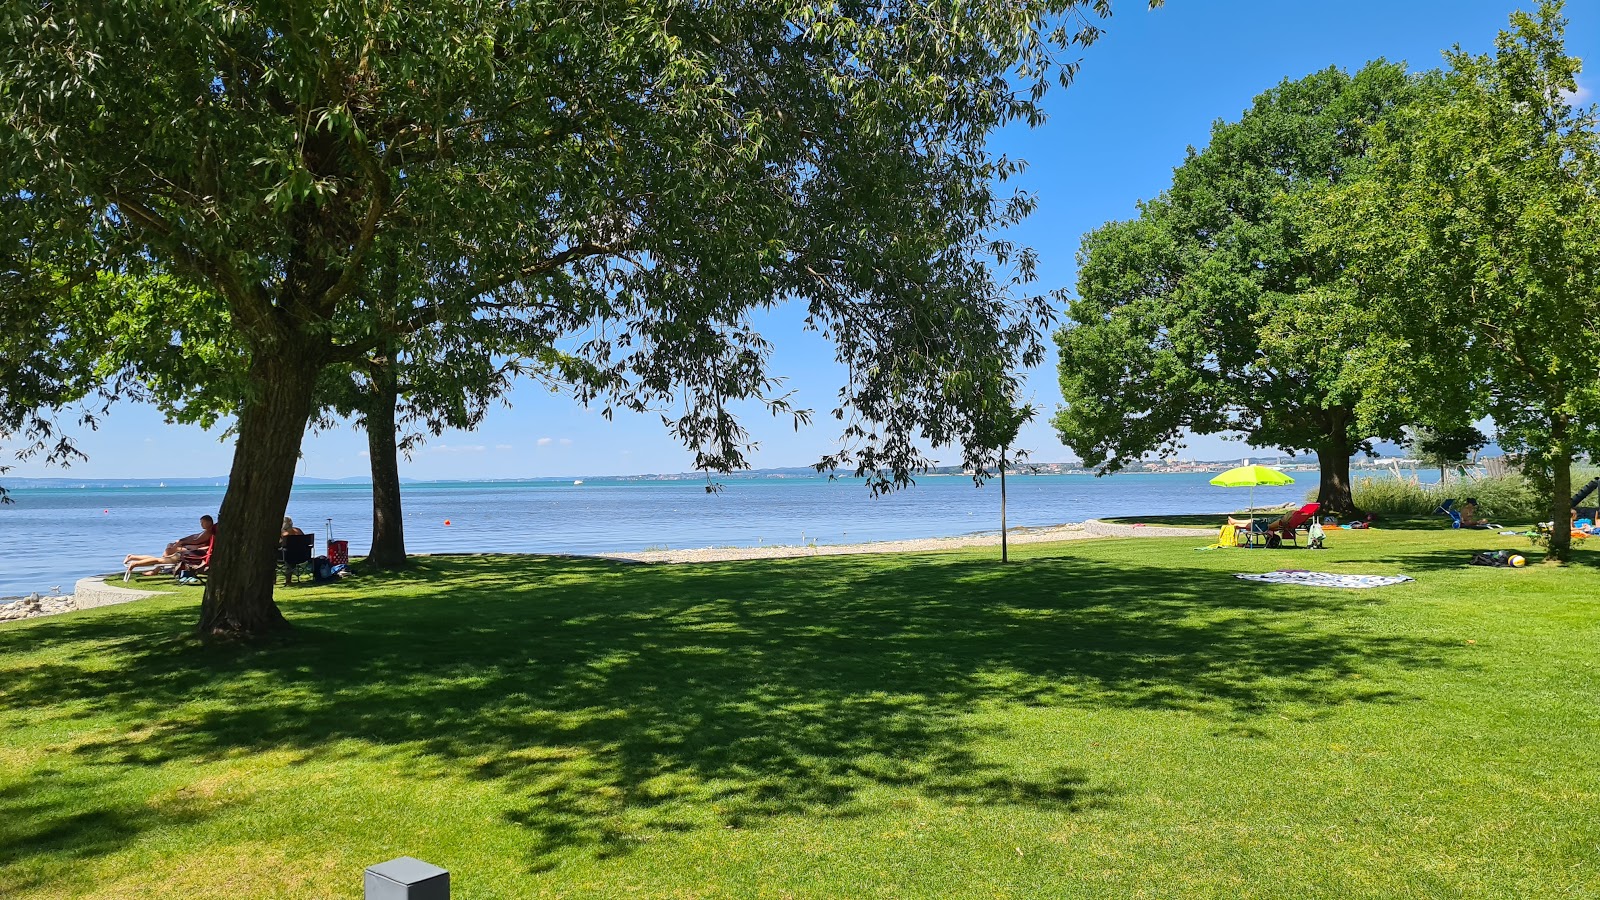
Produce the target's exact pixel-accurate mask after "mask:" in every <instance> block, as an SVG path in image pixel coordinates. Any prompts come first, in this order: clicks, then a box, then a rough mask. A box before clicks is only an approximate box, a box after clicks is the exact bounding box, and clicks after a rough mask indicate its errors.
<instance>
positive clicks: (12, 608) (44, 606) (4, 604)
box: [0, 594, 78, 622]
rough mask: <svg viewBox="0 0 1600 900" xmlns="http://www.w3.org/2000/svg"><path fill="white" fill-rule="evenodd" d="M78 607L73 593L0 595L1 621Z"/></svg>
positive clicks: (47, 614) (67, 610)
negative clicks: (20, 595)
mask: <svg viewBox="0 0 1600 900" xmlns="http://www.w3.org/2000/svg"><path fill="white" fill-rule="evenodd" d="M77 608H78V602H77V598H75V597H74V596H73V595H71V594H63V595H51V596H48V597H42V596H40V595H38V594H29V595H28V596H26V597H0V622H9V621H11V620H13V619H34V618H38V617H39V616H53V615H56V614H57V613H64V612H72V611H73V610H75V609H77Z"/></svg>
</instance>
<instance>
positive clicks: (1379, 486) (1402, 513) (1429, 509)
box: [1353, 472, 1593, 524]
mask: <svg viewBox="0 0 1600 900" xmlns="http://www.w3.org/2000/svg"><path fill="white" fill-rule="evenodd" d="M1577 475H1578V473H1576V472H1575V473H1574V477H1573V483H1574V484H1581V483H1582V482H1583V481H1587V480H1588V479H1589V478H1590V477H1591V476H1590V475H1587V474H1585V475H1584V476H1583V478H1582V479H1581V480H1580V479H1579V478H1578V477H1577ZM1353 493H1354V494H1355V501H1356V506H1357V507H1358V508H1360V509H1363V510H1366V511H1367V512H1370V513H1372V514H1373V515H1375V516H1377V517H1378V518H1380V519H1382V518H1386V517H1387V518H1409V517H1414V516H1426V515H1431V514H1432V513H1433V511H1434V510H1435V509H1437V508H1438V506H1439V504H1440V503H1442V502H1444V501H1445V500H1447V499H1452V498H1453V499H1454V500H1455V501H1456V502H1457V503H1458V504H1459V503H1460V502H1461V501H1462V500H1464V499H1466V498H1467V497H1474V498H1476V499H1477V501H1478V513H1479V515H1481V516H1483V517H1485V518H1488V519H1490V520H1491V521H1496V522H1499V521H1504V522H1507V523H1516V524H1528V523H1530V522H1538V521H1542V520H1543V519H1545V518H1547V517H1548V516H1549V513H1548V512H1547V511H1546V510H1547V509H1548V508H1549V500H1548V498H1546V497H1544V496H1542V495H1541V494H1540V493H1539V491H1537V490H1536V489H1535V488H1534V486H1533V484H1532V483H1531V482H1529V481H1528V479H1526V478H1524V477H1522V476H1521V475H1520V474H1517V473H1510V474H1506V475H1501V476H1497V477H1493V478H1490V477H1472V478H1465V479H1458V480H1452V481H1449V482H1446V483H1444V484H1422V483H1420V482H1418V481H1417V480H1416V479H1415V478H1394V477H1387V476H1380V477H1375V478H1374V477H1368V478H1361V479H1358V480H1357V481H1356V483H1355V486H1354V490H1353ZM1585 502H1586V503H1590V504H1592V503H1593V498H1591V499H1589V500H1587V501H1585Z"/></svg>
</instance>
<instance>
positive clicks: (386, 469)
mask: <svg viewBox="0 0 1600 900" xmlns="http://www.w3.org/2000/svg"><path fill="white" fill-rule="evenodd" d="M369 374H370V375H371V376H372V389H373V390H372V393H371V394H369V395H368V396H367V398H366V404H367V405H366V408H365V409H364V410H363V411H362V412H363V416H364V418H365V419H366V429H367V455H368V456H369V457H370V458H371V460H372V551H371V552H370V553H368V554H367V565H369V566H373V567H376V568H379V569H402V568H405V565H406V534H405V523H404V522H403V521H402V520H401V508H400V460H399V451H398V448H397V446H396V442H395V434H396V429H395V421H394V419H395V417H394V411H395V406H396V404H398V403H399V402H400V388H399V382H398V380H397V379H396V377H395V372H394V369H393V367H392V366H387V365H384V366H374V367H372V369H371V371H370V373H369Z"/></svg>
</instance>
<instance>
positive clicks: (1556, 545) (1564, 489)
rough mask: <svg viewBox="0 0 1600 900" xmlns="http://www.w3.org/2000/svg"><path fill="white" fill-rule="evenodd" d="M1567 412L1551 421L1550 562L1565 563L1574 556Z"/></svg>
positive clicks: (1570, 458) (1570, 460) (1548, 559)
mask: <svg viewBox="0 0 1600 900" xmlns="http://www.w3.org/2000/svg"><path fill="white" fill-rule="evenodd" d="M1567 432H1568V423H1567V417H1566V416H1560V415H1558V416H1555V417H1554V418H1553V419H1552V420H1551V422H1550V470H1551V471H1550V475H1551V486H1552V488H1553V489H1554V496H1552V497H1551V498H1550V552H1549V554H1548V555H1547V556H1546V557H1545V560H1546V561H1547V562H1560V563H1564V562H1566V561H1567V560H1568V559H1569V558H1571V556H1572V444H1571V442H1570V441H1569V439H1568V434H1567Z"/></svg>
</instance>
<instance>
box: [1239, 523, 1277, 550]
mask: <svg viewBox="0 0 1600 900" xmlns="http://www.w3.org/2000/svg"><path fill="white" fill-rule="evenodd" d="M1269 524H1271V523H1269V522H1268V521H1267V520H1266V519H1251V520H1250V527H1249V528H1240V529H1238V530H1237V538H1236V540H1238V542H1239V546H1241V547H1244V548H1245V549H1247V550H1255V549H1258V548H1261V547H1271V546H1273V541H1274V535H1273V534H1272V530H1271V529H1270V528H1268V527H1267V526H1268V525H1269Z"/></svg>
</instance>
